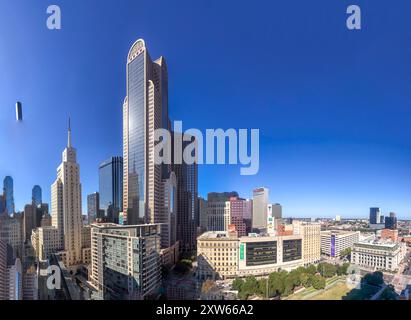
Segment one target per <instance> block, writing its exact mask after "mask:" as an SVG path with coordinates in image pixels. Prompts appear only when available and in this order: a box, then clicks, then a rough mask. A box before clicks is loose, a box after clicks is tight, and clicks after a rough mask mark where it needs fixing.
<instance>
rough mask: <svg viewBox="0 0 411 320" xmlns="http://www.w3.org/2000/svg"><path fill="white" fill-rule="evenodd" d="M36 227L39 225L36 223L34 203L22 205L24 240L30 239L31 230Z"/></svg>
mask: <svg viewBox="0 0 411 320" xmlns="http://www.w3.org/2000/svg"><path fill="white" fill-rule="evenodd" d="M36 227H39V225H37V207H36V206H35V205H34V204H27V205H25V206H24V216H23V234H24V240H30V238H31V232H32V231H33V230H34V229H35V228H36Z"/></svg>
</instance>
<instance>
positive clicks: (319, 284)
mask: <svg viewBox="0 0 411 320" xmlns="http://www.w3.org/2000/svg"><path fill="white" fill-rule="evenodd" d="M312 284H313V287H314V289H316V290H320V289H324V288H325V284H326V282H325V278H324V277H323V276H320V275H319V274H316V275H314V276H313V277H312Z"/></svg>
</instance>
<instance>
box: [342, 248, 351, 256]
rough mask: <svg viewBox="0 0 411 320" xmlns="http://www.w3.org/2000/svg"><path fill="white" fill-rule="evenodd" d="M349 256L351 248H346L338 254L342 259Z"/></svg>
mask: <svg viewBox="0 0 411 320" xmlns="http://www.w3.org/2000/svg"><path fill="white" fill-rule="evenodd" d="M349 255H351V248H346V249H344V250H341V252H340V257H342V258H343V257H347V256H349Z"/></svg>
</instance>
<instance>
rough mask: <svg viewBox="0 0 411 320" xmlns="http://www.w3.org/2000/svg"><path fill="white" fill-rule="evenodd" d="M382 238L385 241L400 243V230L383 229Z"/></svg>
mask: <svg viewBox="0 0 411 320" xmlns="http://www.w3.org/2000/svg"><path fill="white" fill-rule="evenodd" d="M380 237H381V239H382V240H385V241H388V240H389V241H392V242H398V230H397V229H382V230H381V235H380Z"/></svg>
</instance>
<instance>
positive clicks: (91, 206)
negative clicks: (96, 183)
mask: <svg viewBox="0 0 411 320" xmlns="http://www.w3.org/2000/svg"><path fill="white" fill-rule="evenodd" d="M99 215H100V196H99V193H98V192H94V193H92V194H89V195H88V196H87V217H88V223H89V224H91V223H93V222H94V221H96V219H97V218H101V217H100V216H99Z"/></svg>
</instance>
